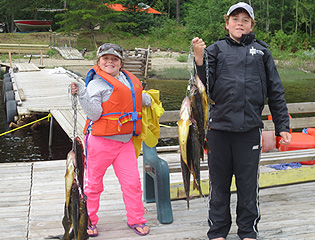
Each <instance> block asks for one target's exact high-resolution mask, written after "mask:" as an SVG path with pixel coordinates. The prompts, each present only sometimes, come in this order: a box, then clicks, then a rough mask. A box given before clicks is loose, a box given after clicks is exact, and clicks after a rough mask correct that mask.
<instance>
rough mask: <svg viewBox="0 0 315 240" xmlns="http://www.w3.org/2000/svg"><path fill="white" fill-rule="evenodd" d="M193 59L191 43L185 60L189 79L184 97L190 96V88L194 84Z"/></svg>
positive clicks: (194, 66) (194, 67)
mask: <svg viewBox="0 0 315 240" xmlns="http://www.w3.org/2000/svg"><path fill="white" fill-rule="evenodd" d="M194 58H195V53H194V50H193V44H192V42H191V43H190V47H189V53H188V59H187V64H188V68H189V73H190V79H189V81H188V85H187V89H186V97H187V96H190V94H191V93H190V91H191V88H192V86H193V84H194V75H195V72H196V64H195V61H194Z"/></svg>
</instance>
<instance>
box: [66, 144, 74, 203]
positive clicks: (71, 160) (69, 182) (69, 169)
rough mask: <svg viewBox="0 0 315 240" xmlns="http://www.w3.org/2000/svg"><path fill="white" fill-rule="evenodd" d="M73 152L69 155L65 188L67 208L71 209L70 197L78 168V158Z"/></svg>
mask: <svg viewBox="0 0 315 240" xmlns="http://www.w3.org/2000/svg"><path fill="white" fill-rule="evenodd" d="M75 155H76V154H75V152H74V151H73V150H70V152H69V153H68V155H67V169H66V174H65V186H66V207H67V208H68V207H69V203H70V195H71V188H72V184H73V181H74V179H75V175H76V173H75V168H76V156H75Z"/></svg>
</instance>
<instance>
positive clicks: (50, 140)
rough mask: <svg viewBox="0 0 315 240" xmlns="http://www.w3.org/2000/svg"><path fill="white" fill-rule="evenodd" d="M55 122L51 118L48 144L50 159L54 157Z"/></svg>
mask: <svg viewBox="0 0 315 240" xmlns="http://www.w3.org/2000/svg"><path fill="white" fill-rule="evenodd" d="M53 122H54V117H53V116H51V117H50V124H49V142H48V149H49V159H51V157H52V149H51V147H52V137H53Z"/></svg>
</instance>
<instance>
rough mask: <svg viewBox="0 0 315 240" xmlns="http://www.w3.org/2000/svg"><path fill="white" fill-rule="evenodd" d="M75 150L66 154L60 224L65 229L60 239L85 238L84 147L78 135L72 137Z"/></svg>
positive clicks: (86, 218) (86, 219) (86, 223)
mask: <svg viewBox="0 0 315 240" xmlns="http://www.w3.org/2000/svg"><path fill="white" fill-rule="evenodd" d="M74 146H75V150H73V149H72V150H70V152H69V153H68V155H67V164H66V166H67V168H66V174H65V186H66V201H65V207H64V217H63V219H62V225H63V228H64V230H65V232H64V235H63V237H62V240H72V239H76V240H86V239H88V238H89V236H88V234H87V228H88V220H89V217H88V214H87V207H86V200H87V197H86V195H85V194H84V191H83V189H82V186H83V180H84V179H83V177H84V164H85V156H84V150H83V149H84V148H83V145H82V142H81V141H80V139H79V138H78V137H76V138H75V139H74Z"/></svg>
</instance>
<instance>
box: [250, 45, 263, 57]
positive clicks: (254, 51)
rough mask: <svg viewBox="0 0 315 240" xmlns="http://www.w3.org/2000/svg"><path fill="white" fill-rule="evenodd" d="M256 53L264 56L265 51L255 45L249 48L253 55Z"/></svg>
mask: <svg viewBox="0 0 315 240" xmlns="http://www.w3.org/2000/svg"><path fill="white" fill-rule="evenodd" d="M256 53H258V54H260V55H261V56H264V52H263V51H261V50H257V49H255V48H254V47H252V48H251V49H249V54H251V55H252V56H254V55H255V54H256Z"/></svg>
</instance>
